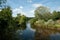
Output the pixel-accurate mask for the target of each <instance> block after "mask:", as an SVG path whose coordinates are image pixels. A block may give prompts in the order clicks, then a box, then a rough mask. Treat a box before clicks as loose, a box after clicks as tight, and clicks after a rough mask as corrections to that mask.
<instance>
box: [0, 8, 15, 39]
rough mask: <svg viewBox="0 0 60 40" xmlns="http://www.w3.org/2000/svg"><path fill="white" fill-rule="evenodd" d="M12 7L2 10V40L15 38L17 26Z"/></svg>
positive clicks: (0, 28)
mask: <svg viewBox="0 0 60 40" xmlns="http://www.w3.org/2000/svg"><path fill="white" fill-rule="evenodd" d="M13 22H14V20H13V17H12V10H11V8H10V7H6V8H3V9H2V10H1V11H0V40H14V32H15V26H13V25H14V23H15V22H14V23H13Z"/></svg>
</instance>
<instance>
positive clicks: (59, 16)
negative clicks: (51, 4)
mask: <svg viewBox="0 0 60 40" xmlns="http://www.w3.org/2000/svg"><path fill="white" fill-rule="evenodd" d="M52 19H53V20H57V19H60V12H59V11H58V12H56V11H53V13H52Z"/></svg>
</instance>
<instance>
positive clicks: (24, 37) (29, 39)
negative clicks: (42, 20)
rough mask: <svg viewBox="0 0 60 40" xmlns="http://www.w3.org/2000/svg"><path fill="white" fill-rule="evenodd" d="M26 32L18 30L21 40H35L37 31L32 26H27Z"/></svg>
mask: <svg viewBox="0 0 60 40" xmlns="http://www.w3.org/2000/svg"><path fill="white" fill-rule="evenodd" d="M26 26H27V27H26V29H25V30H18V31H17V34H18V36H19V39H20V40H34V34H35V30H34V29H32V28H31V27H30V24H29V23H27V24H26Z"/></svg>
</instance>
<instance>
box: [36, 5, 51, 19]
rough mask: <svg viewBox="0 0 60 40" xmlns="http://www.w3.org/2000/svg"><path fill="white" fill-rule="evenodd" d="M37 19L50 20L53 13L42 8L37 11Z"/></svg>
mask: <svg viewBox="0 0 60 40" xmlns="http://www.w3.org/2000/svg"><path fill="white" fill-rule="evenodd" d="M35 17H36V18H37V19H44V20H48V19H50V17H51V13H50V11H49V8H47V7H44V6H40V7H38V8H37V9H36V10H35Z"/></svg>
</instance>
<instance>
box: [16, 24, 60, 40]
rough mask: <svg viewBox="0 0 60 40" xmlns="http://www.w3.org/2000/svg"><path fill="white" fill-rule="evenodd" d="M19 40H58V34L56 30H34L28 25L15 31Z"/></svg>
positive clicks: (59, 38)
mask: <svg viewBox="0 0 60 40" xmlns="http://www.w3.org/2000/svg"><path fill="white" fill-rule="evenodd" d="M17 35H18V38H19V40H60V33H59V32H57V31H56V30H55V31H54V30H51V29H49V30H48V29H42V28H35V29H32V28H31V25H30V23H27V24H26V28H25V29H23V30H22V29H19V30H18V31H17Z"/></svg>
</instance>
